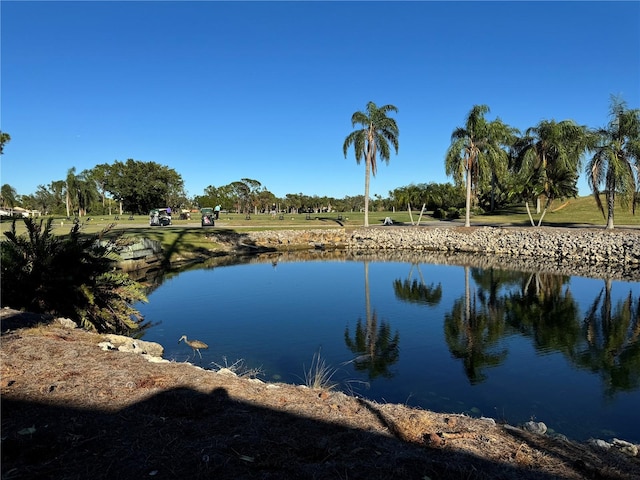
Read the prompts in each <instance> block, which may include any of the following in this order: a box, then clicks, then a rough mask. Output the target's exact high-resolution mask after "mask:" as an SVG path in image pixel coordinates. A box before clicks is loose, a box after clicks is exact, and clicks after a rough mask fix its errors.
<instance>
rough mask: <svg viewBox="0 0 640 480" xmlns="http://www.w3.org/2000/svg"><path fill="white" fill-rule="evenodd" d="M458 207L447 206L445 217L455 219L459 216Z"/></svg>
mask: <svg viewBox="0 0 640 480" xmlns="http://www.w3.org/2000/svg"><path fill="white" fill-rule="evenodd" d="M460 216H461V215H460V209H459V208H456V207H449V210H447V218H448V219H449V220H456V219H458V218H460Z"/></svg>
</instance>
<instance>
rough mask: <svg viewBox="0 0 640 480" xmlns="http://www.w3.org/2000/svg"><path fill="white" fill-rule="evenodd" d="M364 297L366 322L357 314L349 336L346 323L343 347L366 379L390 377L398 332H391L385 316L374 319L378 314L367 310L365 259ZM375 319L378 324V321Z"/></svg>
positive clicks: (367, 278) (365, 266)
mask: <svg viewBox="0 0 640 480" xmlns="http://www.w3.org/2000/svg"><path fill="white" fill-rule="evenodd" d="M364 292H365V293H364V298H365V312H366V313H365V315H366V322H365V323H364V324H363V323H362V318H358V321H357V323H356V328H355V332H354V334H353V338H351V334H350V332H349V327H347V328H346V329H345V331H344V341H345V343H346V345H347V348H348V349H349V350H351V352H353V353H354V354H356V357H355V358H354V360H353V364H354V367H355V369H356V370H358V371H361V372H362V371H364V372H367V376H368V379H369V380H373V379H375V378H376V377H385V378H391V377H392V376H393V374H392V373H391V372H390V371H389V367H391V365H393V364H394V363H396V362H397V361H398V358H399V356H400V334H399V333H398V331H397V330H396V332H395V333H391V325H390V324H389V322H387V321H385V320H381V321H380V322H378V314H377V313H376V312H375V311H373V312H372V311H371V293H370V290H369V262H368V261H365V262H364ZM378 323H379V325H378Z"/></svg>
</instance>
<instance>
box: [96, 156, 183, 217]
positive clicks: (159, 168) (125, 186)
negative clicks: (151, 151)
mask: <svg viewBox="0 0 640 480" xmlns="http://www.w3.org/2000/svg"><path fill="white" fill-rule="evenodd" d="M99 167H100V171H101V173H100V174H99V175H98V178H99V179H100V182H101V185H103V188H104V191H106V192H109V193H110V194H111V195H112V196H113V198H114V199H115V200H116V201H118V202H120V203H121V205H122V210H123V211H125V212H132V213H137V214H145V213H149V210H151V209H153V208H158V207H165V206H171V207H179V206H180V204H181V203H183V201H184V199H185V193H184V182H183V180H182V177H181V176H180V175H179V174H178V173H177V172H176V171H175V170H173V169H172V168H169V167H166V166H164V165H159V164H157V163H155V162H140V161H137V160H133V159H131V158H130V159H128V160H127V161H126V162H124V163H123V162H120V161H118V160H116V161H115V162H114V163H113V165H104V164H103V165H100V166H99Z"/></svg>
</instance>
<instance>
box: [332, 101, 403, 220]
mask: <svg viewBox="0 0 640 480" xmlns="http://www.w3.org/2000/svg"><path fill="white" fill-rule="evenodd" d="M397 111H398V109H397V108H396V107H395V106H393V105H383V106H381V107H377V106H376V104H375V103H373V102H369V103H367V110H366V112H360V111H358V112H355V113H354V114H353V115H352V116H351V126H353V127H355V126H356V125H362V128H361V129H358V130H354V131H353V132H351V133H350V134H349V135H347V138H345V140H344V145H343V146H342V151H343V152H344V158H347V151H348V150H349V147H350V146H351V145H352V144H353V148H354V150H355V154H356V163H357V164H358V165H359V164H360V161H361V160H362V158H363V157H364V161H365V166H364V226H365V227H368V226H369V177H370V174H371V173H372V174H373V176H374V177H375V176H376V171H377V166H376V157H377V155H378V154H379V155H380V158H381V159H382V160H384V161H385V162H386V163H387V164H388V163H389V155H390V153H391V152H390V149H389V143H391V145H393V147H394V149H395V151H396V155H397V154H398V136H399V135H400V131H399V130H398V125H397V124H396V121H395V119H393V118H390V117H388V116H387V114H388V113H389V112H397Z"/></svg>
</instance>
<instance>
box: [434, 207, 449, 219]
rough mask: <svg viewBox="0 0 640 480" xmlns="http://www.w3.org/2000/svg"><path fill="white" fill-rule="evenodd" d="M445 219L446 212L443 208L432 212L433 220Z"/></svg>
mask: <svg viewBox="0 0 640 480" xmlns="http://www.w3.org/2000/svg"><path fill="white" fill-rule="evenodd" d="M446 217H447V212H445V211H444V209H443V208H436V209H435V210H434V212H433V218H439V219H441V220H442V219H443V218H446Z"/></svg>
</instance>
